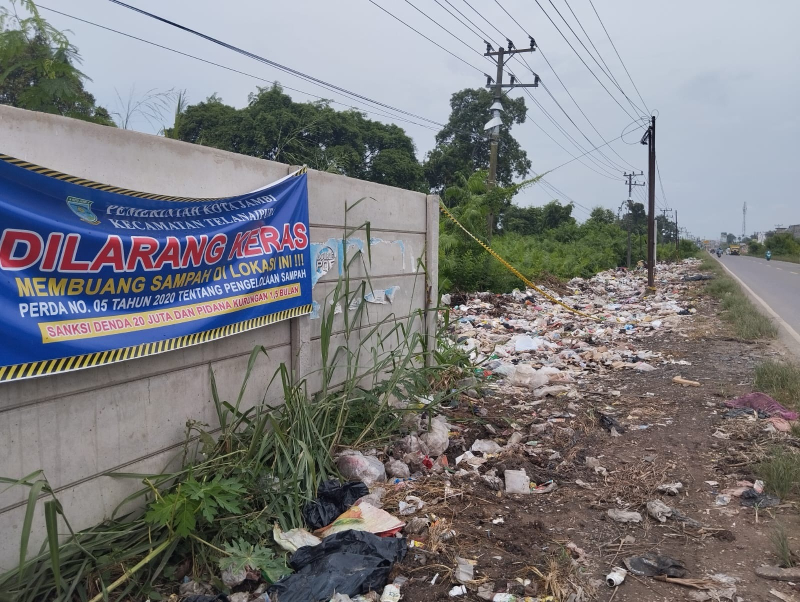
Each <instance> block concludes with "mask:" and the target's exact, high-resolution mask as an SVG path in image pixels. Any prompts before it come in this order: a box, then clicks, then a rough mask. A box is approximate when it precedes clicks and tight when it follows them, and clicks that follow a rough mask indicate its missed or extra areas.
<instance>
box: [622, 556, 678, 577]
mask: <svg viewBox="0 0 800 602" xmlns="http://www.w3.org/2000/svg"><path fill="white" fill-rule="evenodd" d="M623 562H624V563H625V567H626V568H627V569H628V570H629V571H630V572H631V573H633V574H634V575H636V576H638V577H656V576H658V575H666V576H669V577H683V576H684V575H686V567H685V566H684V564H683V562H681V561H680V560H676V559H675V558H672V557H671V556H664V555H661V554H656V553H654V552H648V553H647V554H644V555H642V556H630V557H629V558H626V559H625V560H623Z"/></svg>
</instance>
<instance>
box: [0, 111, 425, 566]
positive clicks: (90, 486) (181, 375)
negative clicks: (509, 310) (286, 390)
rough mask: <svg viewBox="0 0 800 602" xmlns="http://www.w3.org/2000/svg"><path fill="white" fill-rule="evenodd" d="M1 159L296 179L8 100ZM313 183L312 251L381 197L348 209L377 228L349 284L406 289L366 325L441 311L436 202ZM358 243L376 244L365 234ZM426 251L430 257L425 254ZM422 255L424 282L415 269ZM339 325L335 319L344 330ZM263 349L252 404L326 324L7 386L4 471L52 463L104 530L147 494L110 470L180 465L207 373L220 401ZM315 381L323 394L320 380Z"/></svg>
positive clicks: (8, 513)
mask: <svg viewBox="0 0 800 602" xmlns="http://www.w3.org/2000/svg"><path fill="white" fill-rule="evenodd" d="M0 153H4V154H7V155H11V156H13V157H17V158H19V159H24V160H26V161H30V162H32V163H36V164H39V165H42V166H46V167H49V168H52V169H55V170H58V171H62V172H65V173H69V174H72V175H76V176H80V177H83V178H86V179H89V180H95V181H98V182H103V183H106V184H112V185H115V186H119V187H123V188H129V189H132V190H138V191H144V192H153V193H160V194H165V195H175V196H191V197H222V196H230V195H235V194H241V193H244V192H248V191H250V190H253V189H256V188H258V187H261V186H263V185H265V184H268V183H269V182H272V181H274V180H276V179H278V178H280V177H282V176H283V175H285V174H287V173H289V172H290V171H292V168H291V167H290V166H288V165H283V164H280V163H274V162H270V161H262V160H259V159H255V158H251V157H245V156H242V155H237V154H234V153H229V152H224V151H218V150H215V149H211V148H207V147H203V146H197V145H192V144H187V143H183V142H177V141H174V140H167V139H165V138H161V137H158V136H151V135H146V134H140V133H136V132H130V131H123V130H117V129H113V128H107V127H103V126H97V125H93V124H88V123H84V122H82V121H76V120H72V119H66V118H62V117H56V116H52V115H45V114H42V113H34V112H29V111H23V110H20V109H14V108H11V107H7V106H2V105H0ZM308 187H309V211H310V222H311V242H312V245H314V244H315V243H326V242H328V241H331V242H335V241H340V240H341V239H342V236H343V232H344V226H345V204H346V203H349V204H351V205H352V204H353V203H355V202H356V201H357V200H359V199H361V198H364V197H371V198H369V199H367V200H365V201H363V202H361V203H360V204H359V205H358V206H357V207H356V208H355V209H353V210H352V211H350V212H349V213H348V214H347V225H348V226H350V227H352V226H355V225H358V224H361V223H362V222H365V221H369V222H370V225H371V237H372V239H373V241H372V242H373V244H372V246H371V251H372V263H371V266H369V268H368V270H367V269H365V268H364V267H361V266H359V267H356V268H355V270H354V272H353V273H351V276H364V275H366V272H367V271H369V275H370V278H371V282H372V286H373V287H374V288H390V287H395V286H397V287H399V289H398V290H397V293H396V295H395V297H394V300H393V302H392V303H391V304H386V305H377V304H375V305H373V304H369V306H368V309H369V311H368V312H367V319H366V320H365V323H364V326H363V328H369V325H370V324H374V323H375V322H376V321H378V320H380V319H383V318H384V317H386V316H387V315H390V314H391V313H394V314H395V315H396V316H397V317H401V318H402V317H405V316H408V315H410V314H412V313H413V312H414V311H415V310H417V309H425V308H428V307H432V306H433V305H435V300H436V296H437V290H436V281H437V260H438V257H437V255H436V250H437V248H438V199H437V198H436V197H432V196H426V195H424V194H420V193H415V192H410V191H406V190H400V189H397V188H392V187H388V186H382V185H379V184H373V183H370V182H363V181H360V180H354V179H351V178H347V177H343V176H337V175H332V174H328V173H323V172H316V171H313V170H310V171H309V176H308ZM0 194H2V189H0ZM353 238H359V239H360V240H361V244H366V242H367V241H366V240H365V236H364V233H363V232H359V233H357V234H355V235H354V236H353ZM353 243H354V244H358V243H357V242H356V241H353ZM312 248H313V247H312ZM426 249H429V250H433V253H429V254H428V257H426V256H425V252H426ZM420 260H421V261H422V263H423V265H426V266H427V267H426V270H427V277H426V275H425V273H424V272H425V270H422V269H418V266H417V262H418V261H420ZM337 278H338V272H337V271H336V269H333V270H331V272H329V273H328V274H326V275H325V276H324V277H322V278H321V279H320V280H319V282H317V283H316V286H315V288H314V299H315V302H316V303H319V304H320V307H321V306H322V305H323V304H324V303H325V296H326V295H327V294H328V293H329V292H330V291H331V290H332V289H333V287H334V286H335V283H336V280H337ZM431 313H432V312H431ZM320 315H321V311H320ZM0 319H2V317H0ZM434 320H435V316H433V315H431V316H429V317H428V318H427V320H422V321H419V320H418V321H417V322H416V324H417V327H418V328H419V329H420V331H427V332H428V334H429V335H430V334H431V333H432V332H433V331H432V328H433V325H434V324H435V321H434ZM342 328H343V324H342V316H337V320H336V323H335V330H336V331H337V332H339V333H340V332H341V330H342ZM428 329H431V330H428ZM339 336H341V335H340V334H339ZM0 344H9V342H8V341H0ZM255 345H264V346H265V347H266V348H267V350H268V352H269V358H263V359H262V360H260V361H259V363H258V365H257V369H256V373H255V374H254V376H253V377H251V381H250V384H249V385H248V393H247V396H246V399H245V403H246V404H248V405H251V404H253V403H255V402H256V400H258V399H261V397H262V396H263V394H264V389H265V387H266V384H267V382H268V380H269V379H270V378H271V376H272V375H273V373H274V372H275V370H276V369H277V368H278V366H279V365H280V363H282V362H283V363H286V364H287V366H290V367H291V369H292V370H294V371H295V372H296V373H298V374H300V375H305V374H312V373H314V371H315V370H317V369H318V368H319V367H320V362H321V356H320V320H319V319H313V318H309V317H308V316H305V317H301V318H296V319H293V320H291V321H286V322H281V323H278V324H274V325H271V326H267V327H264V328H260V329H257V330H252V331H249V332H246V333H242V334H238V335H234V336H231V337H228V338H225V339H221V340H219V341H216V342H211V343H206V344H203V345H198V346H194V347H189V348H186V349H182V350H179V351H172V352H168V353H164V354H160V355H156V356H151V357H147V358H141V359H137V360H130V361H127V362H122V363H119V364H113V365H109V366H104V367H98V368H90V369H86V370H81V371H78V372H73V373H67V374H60V375H52V376H44V377H40V378H35V379H31V380H26V381H19V382H11V383H3V384H0V446H1V449H2V453H1V454H0V476H5V477H14V478H19V477H22V476H24V475H27V474H30V473H32V472H33V471H36V470H39V469H42V470H43V471H44V474H45V476H46V477H47V479H48V480H49V482H50V484H51V485H52V487H53V488H54V489H55V490H56V492H57V495H58V497H59V499H60V500H61V501H62V503H63V504H64V509H65V512H66V515H67V517H68V518H69V519H70V521H71V524H72V526H73V527H74V528H76V529H83V528H86V527H89V526H91V525H92V524H95V523H96V522H98V521H100V520H101V519H103V518H104V517H108V516H110V514H111V512H112V511H113V509H114V508H115V507H116V505H117V504H118V503H119V502H120V500H122V499H124V498H125V496H127V495H128V494H130V493H131V492H133V491H135V490H136V489H137V488H138V486H139V483H138V481H136V480H126V479H116V478H112V477H108V476H104V475H105V474H106V473H108V472H115V471H124V472H137V473H138V472H142V473H145V472H146V473H152V472H160V471H161V470H163V469H164V468H166V467H173V466H175V465H176V463H177V462H179V461H180V452H181V442H182V441H183V439H184V432H185V425H186V421H187V420H188V419H192V420H197V421H200V422H205V423H208V424H211V425H212V426H213V425H214V423H215V420H216V418H215V412H214V406H213V403H212V401H211V392H210V381H209V369H211V370H213V371H214V373H215V376H216V380H217V384H218V387H219V389H220V392H221V395H222V396H223V397H224V398H235V396H236V395H237V393H238V389H239V387H240V385H241V378H242V375H243V372H244V369H245V367H246V365H247V360H248V356H249V354H250V352H251V351H252V349H253V347H254V346H255ZM309 382H310V384H311V385H312V388H313V385H314V383H317V382H318V379H314V378H311V379H310V380H309ZM278 393H279V392H278V390H277V389H275V390H273V391H270V392H268V395H267V398H268V400H269V401H272V402H274V401H279V397H278ZM26 495H27V492H26V491H24V490H23V489H22V488H12V489H10V490H8V491H5V492H3V493H0V572H2V570H3V569H7V568H12V567H13V566H15V565H16V557H15V555H17V554H18V542H19V535H20V526H21V524H22V520H23V516H24V512H25V506H24V504H25V497H26ZM36 524H37V526H38V528H37V537H36V541H32V542H31V546H32V548H33V549H36V548H38V545H39V544H40V542H41V541H42V538H41V536H42V533H43V530H42V525H43V515H42V510H41V507H40V508H39V509H38V510H37V516H36Z"/></svg>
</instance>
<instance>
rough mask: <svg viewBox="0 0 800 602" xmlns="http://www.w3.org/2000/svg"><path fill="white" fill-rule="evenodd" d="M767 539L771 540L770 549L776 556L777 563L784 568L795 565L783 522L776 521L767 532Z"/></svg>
mask: <svg viewBox="0 0 800 602" xmlns="http://www.w3.org/2000/svg"><path fill="white" fill-rule="evenodd" d="M769 539H770V541H771V542H772V551H773V552H774V553H775V556H777V557H778V565H779V566H782V567H783V568H785V569H788V568H789V567H793V566H794V565H795V561H794V554H793V553H792V549H791V548H790V547H789V537H788V535H786V529H785V528H784V526H783V524H781V523H779V522H776V523H775V526H774V527H773V528H772V532H771V533H770V534H769Z"/></svg>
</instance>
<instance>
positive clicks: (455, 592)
mask: <svg viewBox="0 0 800 602" xmlns="http://www.w3.org/2000/svg"><path fill="white" fill-rule="evenodd" d="M448 593H449V594H450V597H451V598H455V597H456V596H464V595H466V593H467V588H466V587H464V586H463V585H456V586H455V587H454V588H452V589H451V590H450V591H449V592H448Z"/></svg>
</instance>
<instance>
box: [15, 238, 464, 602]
mask: <svg viewBox="0 0 800 602" xmlns="http://www.w3.org/2000/svg"><path fill="white" fill-rule="evenodd" d="M364 229H365V234H366V239H367V240H369V227H368V225H366V226H365V228H364ZM356 231H357V229H347V230H346V232H345V236H344V238H345V239H347V238H350V237H351V236H353V235H354V234H355V232H356ZM343 248H344V249H345V257H344V258H343V265H344V275H343V276H342V277H341V278H340V279H339V281H338V282H337V284H336V286H335V288H334V290H333V291H332V292H331V294H330V295H329V298H328V299H326V303H324V304H322V305H323V307H324V308H325V309H324V310H323V312H322V316H321V356H322V357H321V360H322V368H321V370H320V371H319V372H318V373H315V374H311V375H305V376H303V377H302V378H299V379H298V378H294V377H293V375H292V374H291V373H290V371H289V370H288V369H287V367H286V366H285V365H281V366H280V368H279V369H278V370H277V372H276V373H275V374H274V375H273V377H272V378H271V380H270V381H269V382H268V383H266V384H261V385H254V384H253V382H252V381H253V380H255V376H254V375H255V374H257V370H256V368H257V365H258V362H259V361H261V360H262V359H263V356H264V355H266V351H265V350H264V349H263V348H261V347H258V348H256V349H254V350H253V352H252V354H251V355H250V358H249V361H248V365H247V368H246V370H245V371H244V375H243V381H242V385H241V387H240V389H239V391H238V393H237V394H236V395H235V397H233V398H224V397H222V396H221V394H220V392H219V391H218V389H217V385H216V381H215V379H214V373H213V371H212V372H210V379H211V389H212V395H213V403H214V407H215V408H216V413H217V420H218V424H219V429H213V428H211V427H209V426H207V425H204V424H200V423H196V422H190V423H188V424H187V435H186V442H185V447H184V452H183V461H182V463H181V466H180V467H179V468H178V469H177V470H173V471H171V472H165V473H162V474H149V475H142V474H122V473H118V474H112V475H110V476H112V477H115V478H127V479H137V480H140V481H141V483H142V487H141V489H139V490H138V491H137V492H136V493H134V494H132V495H130V496H129V497H128V498H126V499H125V500H124V501H123V502H122V503H121V504H120V506H119V507H118V508H117V510H116V511H115V512H114V515H113V516H112V517H111V518H110V519H109V520H108V521H106V522H104V523H102V524H100V525H97V526H96V527H93V528H91V529H87V530H85V531H81V532H78V533H75V532H73V531H72V529H71V528H70V526H69V523H68V520H67V518H68V517H67V516H66V515H65V513H64V512H63V509H62V507H61V505H60V504H59V502H58V500H57V497H56V495H55V494H54V492H53V491H52V489H51V488H50V485H49V484H48V482H47V478H46V475H44V474H42V473H41V472H40V471H37V472H36V473H33V474H31V475H28V476H26V477H24V478H22V479H18V480H17V479H11V478H0V483H5V484H6V485H8V486H17V487H26V488H27V489H28V492H29V495H28V504H27V509H26V515H25V519H24V522H23V524H22V525H21V528H20V531H21V533H22V536H21V541H20V544H21V545H20V565H19V567H18V568H17V569H15V570H13V571H10V572H8V573H6V574H4V575H2V576H0V600H4V601H5V600H10V601H13V602H33V601H34V600H44V599H47V600H51V599H59V600H73V599H77V600H81V601H82V602H89V601H92V602H98V601H99V600H100V599H111V600H124V599H147V598H149V599H151V600H158V599H161V598H162V597H163V595H165V594H167V593H170V592H172V591H173V588H174V579H175V577H176V575H179V574H188V575H190V576H202V577H203V578H204V579H205V580H208V581H210V582H211V583H213V584H214V586H215V587H217V588H218V589H219V590H220V591H223V592H226V591H228V590H227V588H226V587H225V586H224V584H223V583H222V582H221V581H220V580H219V578H218V577H217V575H219V571H220V569H224V568H230V569H238V568H241V567H244V566H248V567H251V568H253V569H257V570H259V571H261V573H262V575H263V576H265V578H267V579H268V580H270V581H275V580H276V579H278V578H279V577H280V576H281V575H282V574H284V573H285V572H286V571H287V569H286V565H285V559H284V556H283V553H282V552H281V551H279V550H276V549H275V548H274V547H273V541H272V529H273V524H278V525H279V526H280V527H281V528H282V529H284V530H285V529H291V528H295V527H300V526H302V525H303V522H302V514H301V511H302V508H303V506H304V504H305V503H306V502H307V501H308V500H310V499H312V498H313V497H314V495H315V493H316V491H317V487H318V485H319V484H320V483H321V482H322V481H323V480H324V479H326V478H328V477H331V476H336V475H337V472H336V467H335V464H334V461H333V455H334V453H335V452H336V451H337V450H338V449H339V448H340V446H342V445H344V444H347V445H353V446H356V447H358V446H365V445H367V444H375V443H377V442H380V441H382V440H384V439H385V438H386V437H388V436H389V435H390V434H391V425H392V423H393V422H394V421H395V420H398V419H399V418H400V417H402V412H414V411H420V410H414V409H408V410H398V409H396V408H395V407H394V405H395V404H391V403H390V402H392V400H394V399H414V398H416V397H419V396H421V395H423V394H424V395H427V396H428V399H430V400H431V401H430V403H429V404H428V405H427V406H425V408H426V409H427V410H431V409H434V408H436V407H437V406H438V405H439V404H441V403H442V402H443V401H446V400H448V399H449V397H450V396H451V395H453V394H455V393H454V392H453V389H452V384H453V382H454V380H455V379H457V378H462V377H463V375H464V371H463V368H465V367H467V366H469V360H468V358H467V357H466V355H465V354H464V353H463V352H460V351H459V350H458V349H457V348H455V347H444V348H442V349H441V350H439V351H437V352H436V357H435V359H436V360H437V361H432V362H428V363H427V365H426V362H425V359H426V355H427V354H428V353H429V351H430V350H429V349H428V345H427V340H426V338H425V336H424V334H422V333H423V329H422V328H420V326H421V322H420V321H421V320H422V319H423V318H424V316H423V312H421V311H410V312H409V313H410V317H409V318H405V319H402V320H400V319H397V318H395V316H394V314H390V315H389V316H387V317H386V318H384V319H382V320H374V319H373V320H369V321H368V320H366V318H367V317H368V316H367V312H368V311H370V309H369V307H368V304H367V303H365V302H364V296H365V294H366V293H367V292H368V291H370V290H371V284H370V280H369V278H368V277H367V278H365V279H363V280H360V281H355V280H354V279H353V280H351V278H350V277H349V274H350V269H351V267H352V266H353V265H354V264H355V263H356V262H361V263H362V264H363V266H364V268H365V272H366V273H368V268H369V261H370V258H371V252H370V250H369V245H366V248H365V250H364V252H356V253H355V254H352V255H351V256H348V255H347V249H348V245H347V244H344V245H343ZM412 297H413V296H412ZM337 304H341V305H342V306H343V307H346V308H350V311H348V310H345V311H344V312H341V313H340V314H338V315H337V314H336V313H335V311H334V308H335V307H336V305H337ZM412 309H413V308H412ZM339 316H341V317H339ZM312 382H314V383H315V384H313V385H312V384H311V383H312ZM253 386H259V390H258V391H257V392H255V393H257V394H256V395H255V396H254V395H253V393H254V391H252V390H251V389H252V388H253ZM312 386H313V387H314V389H319V392H318V393H316V394H315V395H313V396H312V395H311V394H310V392H309V389H311V388H312ZM276 389H277V390H276ZM276 393H277V394H276ZM254 397H255V398H256V399H257V402H256V404H255V405H253V406H252V407H247V406H248V405H249V404H250V403H252V401H253V400H254ZM275 399H280V401H281V405H277V406H274V405H272V404H271V403H270V402H273V403H274V400H275ZM412 406H413V404H412ZM40 495H44V510H45V516H46V518H47V520H46V523H47V534H48V538H47V540H46V541H45V543H44V544H43V545H42V547H41V549H40V550H39V551H38V552H37V553H33V554H32V555H31V557H30V558H29V543H30V541H31V539H30V538H31V532H32V525H33V516H34V513H35V512H36V511H37V508H38V505H39V497H40ZM130 508H134V510H133V511H132V512H131V511H130ZM125 509H128V510H125ZM125 512H128V514H125ZM64 533H67V534H69V535H68V537H67V538H66V539H64V540H63V541H61V543H59V535H60V534H64ZM164 579H167V580H170V579H171V580H172V581H173V585H172V586H166V587H164V586H163V580H164Z"/></svg>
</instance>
